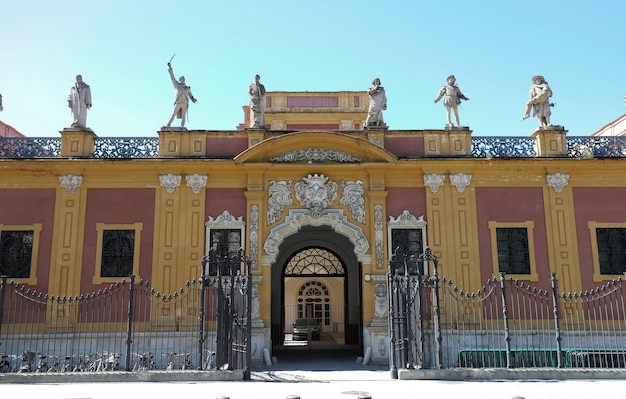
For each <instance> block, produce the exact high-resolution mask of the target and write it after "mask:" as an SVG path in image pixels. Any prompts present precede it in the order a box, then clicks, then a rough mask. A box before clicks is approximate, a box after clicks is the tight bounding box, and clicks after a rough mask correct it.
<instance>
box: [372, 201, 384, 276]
mask: <svg viewBox="0 0 626 399" xmlns="http://www.w3.org/2000/svg"><path fill="white" fill-rule="evenodd" d="M374 230H375V231H376V233H375V234H376V268H377V269H383V268H384V267H385V241H384V240H385V238H384V234H383V206H382V205H380V204H376V206H375V207H374Z"/></svg>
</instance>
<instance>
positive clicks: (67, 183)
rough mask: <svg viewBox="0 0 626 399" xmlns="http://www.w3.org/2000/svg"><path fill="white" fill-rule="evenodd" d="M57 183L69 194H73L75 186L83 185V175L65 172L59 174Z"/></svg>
mask: <svg viewBox="0 0 626 399" xmlns="http://www.w3.org/2000/svg"><path fill="white" fill-rule="evenodd" d="M59 183H60V184H61V187H63V188H64V189H65V191H67V193H68V194H69V195H72V194H74V191H75V190H76V187H80V186H82V185H83V177H82V176H80V175H73V174H71V173H70V174H67V175H62V176H59Z"/></svg>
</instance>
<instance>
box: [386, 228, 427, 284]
mask: <svg viewBox="0 0 626 399" xmlns="http://www.w3.org/2000/svg"><path fill="white" fill-rule="evenodd" d="M391 248H392V249H393V253H392V254H393V255H396V256H395V257H392V263H393V265H392V266H393V267H394V268H395V270H396V272H397V273H399V274H404V265H405V263H406V264H407V265H408V268H409V274H418V273H417V272H418V270H417V267H418V265H419V264H421V263H422V262H418V261H417V259H418V258H419V256H420V255H422V254H423V253H424V240H423V237H422V229H392V230H391ZM405 261H406V262H405Z"/></svg>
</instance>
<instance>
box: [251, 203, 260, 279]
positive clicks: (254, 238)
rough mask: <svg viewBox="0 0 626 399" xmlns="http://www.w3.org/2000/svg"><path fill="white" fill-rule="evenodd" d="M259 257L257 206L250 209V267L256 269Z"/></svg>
mask: <svg viewBox="0 0 626 399" xmlns="http://www.w3.org/2000/svg"><path fill="white" fill-rule="evenodd" d="M258 257H259V206H258V205H252V206H251V207H250V267H252V269H256V268H257V258H258Z"/></svg>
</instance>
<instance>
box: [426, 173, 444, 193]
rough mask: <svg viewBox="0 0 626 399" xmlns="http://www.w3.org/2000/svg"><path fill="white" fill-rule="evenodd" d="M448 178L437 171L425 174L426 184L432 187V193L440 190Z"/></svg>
mask: <svg viewBox="0 0 626 399" xmlns="http://www.w3.org/2000/svg"><path fill="white" fill-rule="evenodd" d="M445 179H446V175H440V174H437V173H430V174H427V175H424V185H425V186H428V187H430V191H431V192H432V193H436V192H437V191H439V187H441V186H443V182H444V181H445Z"/></svg>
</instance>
